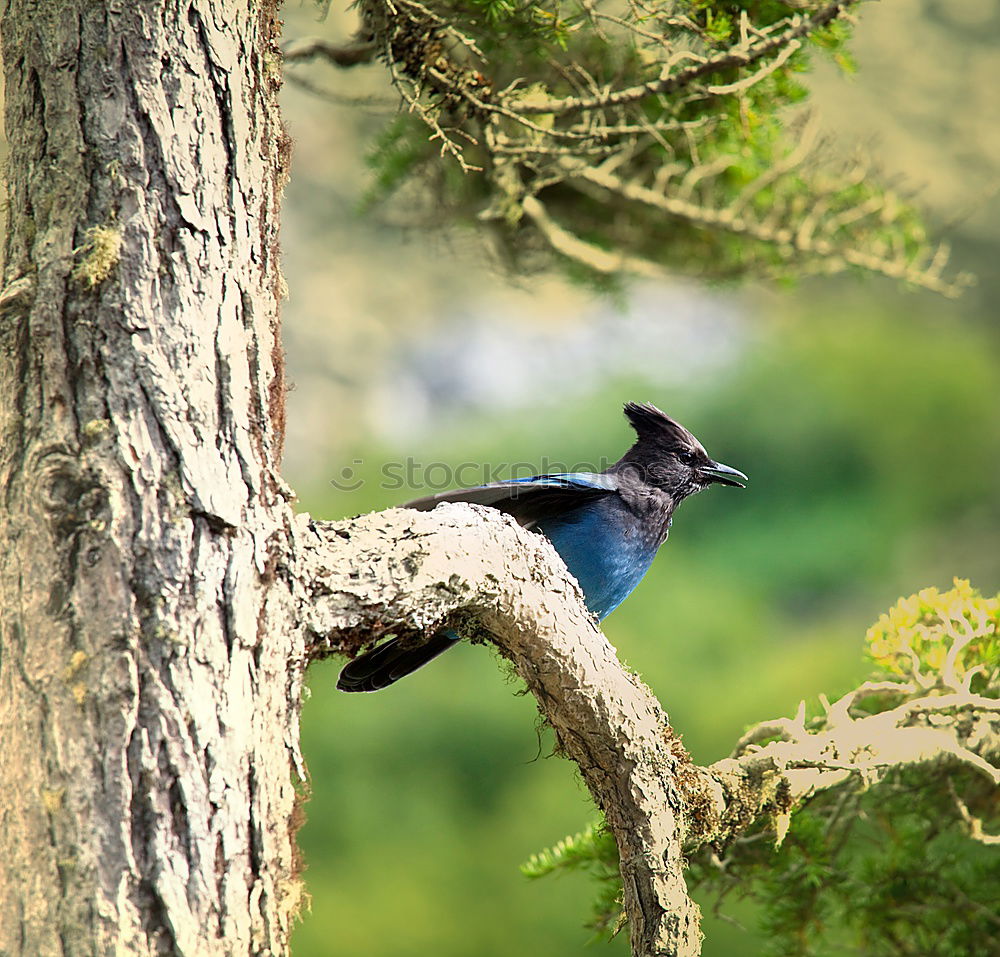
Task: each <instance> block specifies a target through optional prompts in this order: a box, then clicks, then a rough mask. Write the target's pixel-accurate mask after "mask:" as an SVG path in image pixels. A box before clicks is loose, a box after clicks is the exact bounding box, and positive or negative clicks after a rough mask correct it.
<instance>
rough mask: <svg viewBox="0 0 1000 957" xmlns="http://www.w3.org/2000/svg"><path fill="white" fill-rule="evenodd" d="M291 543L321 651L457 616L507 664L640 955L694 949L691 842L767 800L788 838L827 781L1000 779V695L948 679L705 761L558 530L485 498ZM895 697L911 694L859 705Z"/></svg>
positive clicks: (832, 713)
mask: <svg viewBox="0 0 1000 957" xmlns="http://www.w3.org/2000/svg"><path fill="white" fill-rule="evenodd" d="M291 544H292V548H291V554H292V556H293V558H292V560H291V561H290V563H289V564H288V566H287V567H286V568H285V569H284V573H285V574H286V575H287V576H289V578H290V579H291V581H292V590H293V592H296V590H297V606H298V609H299V614H300V615H301V616H302V618H301V621H300V624H301V625H302V626H303V627H304V628H305V630H306V634H307V636H309V637H308V645H309V649H310V654H311V656H312V657H313V658H314V659H315V658H321V657H325V656H327V655H329V654H333V653H337V652H345V651H346V652H347V653H356V652H357V651H359V650H360V649H361V648H363V647H364V646H366V645H368V644H370V643H371V642H373V641H374V640H376V639H378V638H379V637H382V636H384V635H387V634H400V633H414V634H416V633H421V632H427V631H433V630H435V629H437V628H440V627H442V626H444V625H448V626H453V627H457V628H458V629H459V630H460V631H461V632H462V633H463V634H464V635H465V636H466V637H469V638H471V639H473V640H489V641H492V642H493V643H494V644H496V646H497V647H498V648H499V650H500V652H501V653H502V654H503V655H504V656H505V657H507V658H509V659H510V660H511V661H512V662H513V663H514V666H515V668H516V669H517V672H518V674H519V675H520V676H521V677H522V678H523V679H524V681H525V682H526V683H527V685H528V688H529V690H530V691H531V692H532V694H533V695H534V696H535V698H536V699H537V701H538V705H539V709H540V710H541V712H542V714H543V715H544V716H545V718H546V720H547V721H548V722H549V724H550V725H551V726H552V728H553V730H554V731H555V734H556V738H557V741H558V743H559V747H560V749H561V751H562V752H563V753H564V754H565V755H566V756H567V757H570V758H572V759H573V760H574V761H575V762H576V763H577V765H579V767H580V770H581V773H582V774H583V777H584V780H585V781H586V783H587V786H588V787H589V789H590V791H591V793H592V795H593V797H594V799H595V801H596V803H597V804H598V806H599V807H600V808H601V810H602V811H603V812H604V815H605V817H606V819H607V822H608V824H609V825H610V827H611V829H612V831H613V833H614V835H615V839H616V842H617V844H618V848H619V852H620V857H621V872H622V880H623V886H624V903H625V912H626V915H627V917H628V921H629V925H630V928H631V938H632V953H633V954H634V955H635V957H659V955H697V954H699V953H700V947H701V934H700V931H699V922H700V913H699V910H698V907H697V905H696V904H695V903H694V902H693V901H692V900H691V899H690V897H689V895H688V893H687V889H686V886H685V883H684V873H683V869H684V859H683V853H684V852H686V851H687V852H690V851H691V850H693V849H694V848H695V847H697V846H699V845H702V844H715V845H724V844H726V843H728V842H729V841H730V840H732V839H733V838H734V837H735V836H737V835H738V834H739V833H740V832H742V831H744V830H746V829H747V828H748V827H749V826H750V825H751V824H752V823H753V822H754V821H756V820H757V819H758V818H759V817H760V816H761V815H762V814H764V815H768V816H769V817H770V818H771V819H772V821H773V823H774V826H775V830H776V832H777V838H778V840H779V841H780V840H781V838H782V837H783V835H784V832H785V830H786V829H787V827H788V821H789V816H790V813H791V811H792V809H793V808H794V807H795V806H796V805H797V804H799V803H801V802H802V801H804V800H806V799H807V798H809V797H810V796H811V795H813V794H815V793H816V792H818V791H821V790H824V789H827V788H831V787H836V786H840V785H844V784H845V783H849V782H851V781H852V780H856V781H859V782H860V783H862V784H863V785H867V784H870V783H872V782H873V781H876V780H878V779H879V778H880V777H882V776H883V775H884V774H885V773H886V772H887V771H888V770H890V769H895V768H901V767H906V766H911V765H918V764H925V763H928V762H936V761H950V762H957V763H961V764H964V765H966V766H967V767H970V768H973V769H975V770H977V771H978V772H980V773H982V774H984V775H986V776H987V777H989V778H990V780H991V781H992V782H993V783H994V784H998V783H1000V769H998V768H997V766H996V765H997V763H998V758H1000V702H998V701H997V700H996V699H993V698H989V697H985V696H983V695H977V694H973V693H971V692H970V691H969V690H968V688H965V687H964V686H956V687H951V686H947V687H946V686H945V684H944V683H939V685H937V686H935V687H918V686H917V685H915V684H912V683H908V682H903V681H899V682H892V681H885V682H869V683H867V684H864V685H862V686H861V687H859V688H857V689H855V690H854V691H851V692H849V693H848V694H847V695H845V696H844V697H842V698H841V699H839V700H838V701H836V702H834V703H833V704H826V703H825V702H824V704H825V707H826V714H825V716H824V717H822V718H820V719H814V720H812V721H808V722H807V721H806V718H805V710H804V708H800V710H799V713H798V714H797V715H796V717H795V718H791V719H788V718H783V719H778V720H775V721H769V722H766V723H764V724H761V725H759V726H758V727H757V728H755V729H751V731H749V732H748V733H747V734H746V735H744V736H743V737H742V738H741V739H740V741H739V742H738V743H737V747H736V750H735V751H734V754H733V756H732V757H730V758H727V759H725V760H723V761H718V762H716V763H715V764H713V765H711V766H710V767H706V768H702V767H698V766H696V765H695V764H694V763H693V762H692V761H691V758H690V756H689V755H688V754H687V752H686V751H685V750H684V748H683V746H682V745H681V743H680V741H679V739H678V738H677V736H676V735H675V734H674V732H673V730H672V729H671V727H670V725H669V723H668V719H667V716H666V714H665V713H664V711H663V709H662V708H661V706H660V704H659V702H658V701H657V700H656V698H655V697H654V696H653V694H652V693H651V692H650V690H649V689H648V688H647V687H646V686H645V685H644V684H643V683H642V682H641V681H640V680H639V679H638V678H637V677H636V676H635V675H634V674H632V673H631V672H629V671H628V670H627V669H625V668H624V667H623V666H622V664H621V663H620V662H619V661H618V658H617V657H616V654H615V650H614V648H613V647H612V646H611V645H610V644H609V642H608V641H607V639H606V638H605V637H604V635H603V634H602V633H601V632H600V630H599V629H598V627H597V624H596V622H595V620H594V619H593V617H592V616H591V615H590V614H589V613H588V612H587V610H586V608H585V607H584V604H583V601H582V595H581V593H580V591H579V588H578V587H577V585H576V583H575V582H574V581H573V579H572V578H571V577H570V576H569V573H568V572H567V570H566V567H565V565H564V564H563V562H562V560H561V559H560V558H559V556H558V555H557V554H556V552H555V551H554V549H553V548H552V547H551V545H550V544H549V542H548V541H547V540H546V539H545V538H543V537H542V536H541V535H538V534H535V533H533V532H530V531H526V530H525V529H523V528H521V527H519V526H518V525H517V524H516V523H515V522H514V521H513V520H512V519H510V518H509V517H508V516H505V515H502V514H500V513H498V512H496V511H494V510H492V509H485V508H480V507H477V506H474V505H465V504H460V505H459V504H455V505H442V506H439V507H438V508H437V509H435V510H434V511H433V512H418V511H411V510H407V509H392V510H389V511H387V512H378V513H373V514H370V515H364V516H361V517H360V518H357V519H353V520H350V521H344V522H319V521H314V520H310V519H309V517H308V516H301V517H300V519H299V522H298V525H297V527H296V529H295V530H294V532H293V535H292V543H291ZM887 698H888V700H890V701H894V700H895V699H896V698H898V699H900V700H898V701H897V702H896V703H895V705H894V706H893V707H886V708H884V709H883V710H880V711H876V713H874V714H873V713H870V712H869V711H866V710H865V707H869V708H870V706H871V704H872V701H873V699H880V700H882V701H883V702H884V701H885V700H886V699H887ZM773 739H777V740H773ZM970 826H971V825H970Z"/></svg>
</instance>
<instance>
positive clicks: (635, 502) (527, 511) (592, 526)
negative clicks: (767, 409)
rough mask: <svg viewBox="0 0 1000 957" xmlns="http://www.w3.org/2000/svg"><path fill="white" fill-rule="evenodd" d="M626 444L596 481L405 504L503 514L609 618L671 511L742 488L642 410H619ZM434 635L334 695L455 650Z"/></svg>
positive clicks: (359, 667) (531, 484)
mask: <svg viewBox="0 0 1000 957" xmlns="http://www.w3.org/2000/svg"><path fill="white" fill-rule="evenodd" d="M625 415H626V417H627V418H628V420H629V422H630V423H631V425H632V428H634V429H635V431H636V435H637V438H636V441H635V444H634V445H633V446H632V447H631V448H630V449H629V450H628V451H627V452H626V453H625V454H624V455H623V456H622V457H621V459H619V460H618V461H617V462H615V464H614V465H612V466H611V467H610V468H607V469H605V470H604V471H603V472H565V473H560V474H554V475H536V476H534V477H532V478H527V479H510V480H509V481H506V482H494V483H492V484H490V485H480V486H478V487H476V488H463V489H456V490H455V491H451V492H440V493H438V494H437V495H429V496H427V497H426V498H418V499H416V500H415V501H413V502H409V503H407V506H406V507H408V508H416V509H421V510H428V509H432V508H434V507H435V506H436V505H438V504H440V503H441V502H472V503H474V504H476V505H487V506H490V507H492V508H496V509H499V510H500V511H502V512H507V513H508V514H509V515H512V516H513V517H514V518H515V519H516V521H517V522H518V524H520V525H523V526H524V527H525V528H530V529H533V530H534V531H537V532H541V533H542V534H543V535H545V536H546V537H547V538H548V539H549V541H551V542H552V544H553V545H554V546H555V549H556V551H557V552H559V554H560V556H561V557H562V560H563V561H564V562H565V563H566V567H567V568H568V569H569V570H570V572H571V573H572V574H573V575H574V577H575V578H576V580H577V581H578V582H579V583H580V588H581V589H582V590H583V595H584V599H585V600H586V603H587V608H589V609H590V611H591V612H592V613H593V614H594V615H596V616H597V617H598V618H604V617H605V616H606V615H609V614H610V613H611V612H612V611H614V610H615V608H617V607H618V606H619V605H620V604H621V603H622V602H623V601H624V600H625V599H626V598H627V597H628V596H629V595H630V594H631V592H632V590H633V589H634V588H635V587H636V585H638V584H639V582H640V581H641V580H642V577H643V575H645V574H646V572H647V571H648V570H649V566H650V565H651V564H652V563H653V558H654V557H655V556H656V552H657V550H658V549H659V547H660V546H661V545H662V544H663V543H664V542H665V541H666V540H667V534H668V533H669V531H670V523H671V520H672V518H673V514H674V511H675V509H676V508H677V506H678V505H680V503H681V502H682V501H683V500H684V499H685V498H687V497H688V496H689V495H693V494H694V493H695V492H700V491H701V490H702V489H703V488H705V487H706V486H708V485H711V484H713V483H716V482H717V483H719V484H721V485H734V486H736V487H738V488H745V487H746V486H745V483H746V481H747V477H746V476H745V475H744V474H743V473H742V472H739V471H737V470H736V469H734V468H730V467H729V466H728V465H722V464H721V463H719V462H716V461H714V460H713V459H712V458H711V456H709V454H708V453H707V452H706V451H705V449H704V447H703V446H702V444H701V443H700V442H699V441H698V440H697V439H696V438H695V437H694V436H693V435H692V434H691V433H690V432H689V431H688V430H687V429H685V428H684V426H683V425H681V424H680V423H679V422H675V421H674V420H673V419H671V418H670V416H668V415H666V414H665V413H663V412H661V411H660V410H659V409H657V408H656V407H655V406H652V405H649V404H648V403H642V404H639V403H635V402H629V403H627V404H626V405H625ZM457 638H458V635H457V634H456V633H455V632H454V631H451V630H448V629H444V630H442V631H439V632H437V633H436V634H434V635H433V636H432V637H431V638H430V639H429V640H428V641H426V642H424V643H423V644H416V645H415V644H414V643H413V640H412V639H410V638H405V639H404V638H393V639H392V640H390V641H387V642H385V643H384V644H382V645H379V646H378V647H377V648H375V649H373V650H372V651H369V652H367V653H366V654H363V655H360V656H359V657H357V658H355V659H354V660H353V661H352V662H350V663H349V664H348V665H347V666H346V667H345V668H344V670H343V671H341V673H340V679H339V680H338V682H337V687H338V688H340V689H341V690H342V691H378V690H379V689H380V688H385V687H387V686H388V685H391V684H392V683H393V682H395V681H398V680H399V679H400V678H402V677H404V676H405V675H408V674H409V673H410V672H411V671H415V670H416V669H417V668H419V667H420V666H421V665H424V664H426V663H427V662H428V661H430V660H431V659H433V658H436V657H437V656H438V655H439V654H441V653H442V652H444V651H447V650H448V649H449V648H451V647H453V646H454V645H455V643H456V639H457Z"/></svg>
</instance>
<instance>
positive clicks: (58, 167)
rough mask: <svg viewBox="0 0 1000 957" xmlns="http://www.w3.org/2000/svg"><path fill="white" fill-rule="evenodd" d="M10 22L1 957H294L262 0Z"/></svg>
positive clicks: (36, 0) (114, 0) (273, 27)
mask: <svg viewBox="0 0 1000 957" xmlns="http://www.w3.org/2000/svg"><path fill="white" fill-rule="evenodd" d="M0 29H2V33H3V57H4V65H5V69H6V81H7V88H6V98H7V104H6V123H7V133H8V136H9V139H10V148H11V155H10V162H9V166H10V172H9V178H8V189H9V223H8V232H7V236H6V247H5V253H6V258H5V264H6V265H5V272H4V286H3V290H2V292H0V309H2V312H3V315H2V319H0V429H2V432H0V481H2V492H3V495H4V502H3V512H2V514H0V609H2V622H0V625H2V629H0V740H2V741H3V751H4V758H3V760H2V761H0V794H2V795H3V801H2V809H0V838H2V840H0V953H3V954H5V955H49V954H88V955H90V954H101V955H103V954H120V953H128V954H198V955H206V954H283V953H285V952H286V951H287V938H288V933H289V921H290V916H291V914H292V912H293V911H294V909H295V906H296V899H297V894H298V892H297V886H298V885H297V882H296V879H295V875H294V860H293V852H292V846H293V843H292V836H291V835H290V833H289V826H288V822H289V821H290V820H291V819H292V812H293V806H294V801H295V787H294V781H295V777H296V775H297V774H298V773H300V770H301V769H300V762H299V757H298V744H297V742H298V727H297V722H298V713H297V708H298V699H299V693H298V690H299V689H298V682H299V676H300V674H301V663H302V657H303V656H302V638H301V629H296V628H292V627H288V624H287V622H288V619H289V608H290V604H289V603H290V600H291V598H290V590H289V587H288V584H287V583H286V582H285V581H283V579H282V576H281V575H280V574H276V565H277V562H276V556H277V555H279V554H280V553H281V551H282V549H283V547H284V545H283V543H284V541H285V536H286V534H287V531H288V528H289V523H290V521H291V510H290V507H289V505H288V498H289V496H288V493H287V491H286V490H285V488H284V487H283V485H282V484H281V482H280V480H279V478H278V476H277V463H278V458H279V456H280V443H281V419H282V402H283V382H282V358H281V351H280V346H279V341H278V310H277V300H278V297H279V291H280V289H281V285H282V283H281V277H280V273H279V264H278V250H277V229H278V201H279V194H280V190H281V187H282V185H283V180H284V176H285V169H286V165H287V140H286V138H285V136H284V134H283V132H282V129H281V126H280V122H279V118H278V111H277V105H276V94H277V89H278V86H279V74H278V70H279V57H278V53H277V47H276V42H277V32H278V21H277V19H276V15H275V5H274V2H273V0H249V2H248V3H218V2H213V0H189V2H186V3H184V4H174V3H164V2H163V0H128V2H124V0H106V2H103V3H101V2H97V3H95V2H94V0H10V2H8V3H7V4H6V5H5V6H4V9H3V13H2V21H0ZM279 623H280V624H279Z"/></svg>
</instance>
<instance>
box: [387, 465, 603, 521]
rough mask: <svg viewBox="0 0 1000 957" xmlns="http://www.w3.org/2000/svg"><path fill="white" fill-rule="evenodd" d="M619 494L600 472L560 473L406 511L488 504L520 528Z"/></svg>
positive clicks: (465, 492)
mask: <svg viewBox="0 0 1000 957" xmlns="http://www.w3.org/2000/svg"><path fill="white" fill-rule="evenodd" d="M617 491H618V480H617V479H616V478H615V476H613V475H605V474H603V473H600V472H557V473H555V474H553V475H533V476H531V477H530V478H521V479H508V480H507V481H504V482H491V483H490V484H489V485H477V486H475V487H474V488H459V489H452V490H451V491H448V492H438V493H436V494H435V495H427V496H425V497H424V498H418V499H414V501H412V502H407V503H406V505H405V507H406V508H416V509H420V510H422V511H427V510H429V509H432V508H434V507H435V506H436V505H440V504H441V503H442V502H471V503H472V504H474V505H488V506H490V507H491V508H497V509H500V511H502V512H507V513H509V514H510V515H513V516H514V518H515V519H517V521H518V522H519V523H520V524H521V525H526V526H530V525H534V524H535V523H536V522H538V521H539V520H541V519H542V518H547V517H550V516H553V515H558V514H561V513H563V512H566V511H569V510H571V509H573V508H576V507H577V506H579V505H582V504H583V503H584V502H589V501H592V500H593V499H594V498H599V497H602V496H604V495H609V494H611V493H614V492H617Z"/></svg>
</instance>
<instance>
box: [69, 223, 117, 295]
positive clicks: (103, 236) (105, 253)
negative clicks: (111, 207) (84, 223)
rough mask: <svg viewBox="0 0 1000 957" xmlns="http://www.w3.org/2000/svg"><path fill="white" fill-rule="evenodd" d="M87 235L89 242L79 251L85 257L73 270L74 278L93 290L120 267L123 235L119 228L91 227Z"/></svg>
mask: <svg viewBox="0 0 1000 957" xmlns="http://www.w3.org/2000/svg"><path fill="white" fill-rule="evenodd" d="M85 235H86V238H87V241H86V242H85V243H84V244H83V245H82V246H80V247H79V249H77V252H79V253H82V254H83V256H82V258H81V259H80V261H79V262H78V263H77V264H76V266H75V267H74V268H73V278H74V279H75V280H76V281H77V282H80V283H83V285H85V286H88V287H89V288H91V289H93V288H94V287H95V286H99V285H100V284H101V283H102V282H104V280H105V279H107V278H108V276H110V275H111V271H112V270H113V269H114V268H115V266H117V265H118V260H119V259H121V252H122V234H121V230H120V229H119V228H118V227H117V226H91V227H90V229H88V230H87V232H86V233H85Z"/></svg>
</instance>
